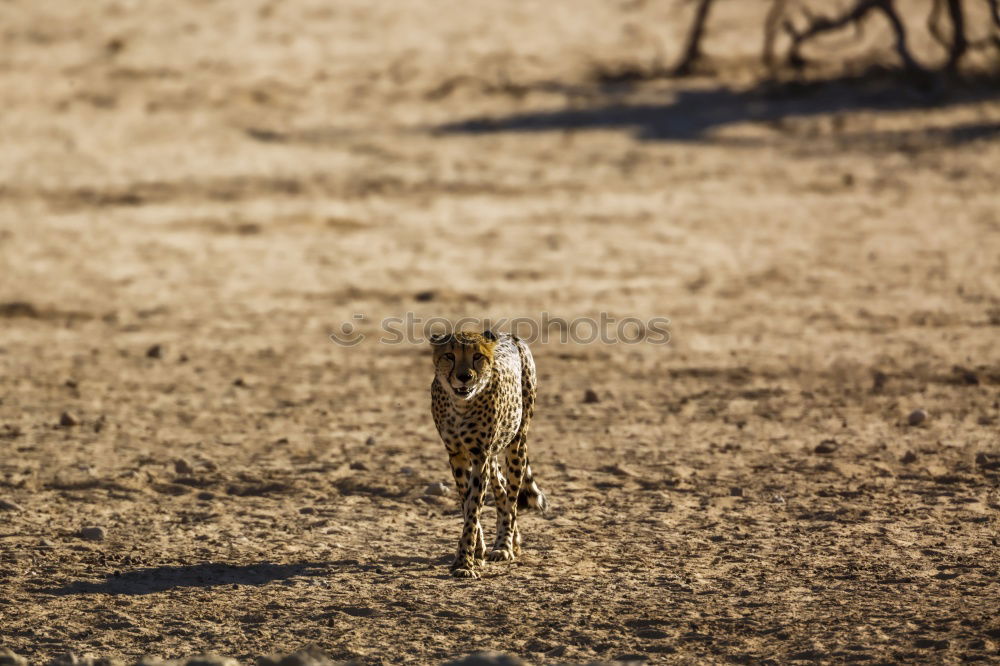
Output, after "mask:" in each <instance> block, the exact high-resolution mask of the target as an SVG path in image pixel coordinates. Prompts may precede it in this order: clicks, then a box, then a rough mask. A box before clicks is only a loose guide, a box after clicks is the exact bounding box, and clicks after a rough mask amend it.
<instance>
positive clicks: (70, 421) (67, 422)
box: [59, 412, 80, 428]
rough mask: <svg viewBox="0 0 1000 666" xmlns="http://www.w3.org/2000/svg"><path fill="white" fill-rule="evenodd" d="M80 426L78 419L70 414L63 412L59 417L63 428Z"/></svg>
mask: <svg viewBox="0 0 1000 666" xmlns="http://www.w3.org/2000/svg"><path fill="white" fill-rule="evenodd" d="M79 424H80V421H78V420H77V418H76V417H75V416H73V415H72V414H71V413H69V412H63V413H62V414H60V415H59V425H60V426H62V427H63V428H72V427H73V426H75V425H79Z"/></svg>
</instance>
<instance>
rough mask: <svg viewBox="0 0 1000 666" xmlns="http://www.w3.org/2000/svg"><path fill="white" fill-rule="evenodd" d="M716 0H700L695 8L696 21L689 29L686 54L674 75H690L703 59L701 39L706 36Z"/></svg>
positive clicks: (679, 62) (685, 48)
mask: <svg viewBox="0 0 1000 666" xmlns="http://www.w3.org/2000/svg"><path fill="white" fill-rule="evenodd" d="M714 1H715V0H698V7H697V8H696V9H695V14H694V21H693V22H692V23H691V29H690V30H689V31H688V38H687V46H685V47H684V55H682V56H681V59H680V60H679V61H678V62H677V65H676V66H675V67H674V70H673V74H674V76H688V75H689V74H691V72H692V71H694V66H695V64H696V63H697V62H698V60H700V59H701V55H702V53H701V40H702V37H704V36H705V24H706V23H708V15H709V12H710V11H711V9H712V3H713V2H714Z"/></svg>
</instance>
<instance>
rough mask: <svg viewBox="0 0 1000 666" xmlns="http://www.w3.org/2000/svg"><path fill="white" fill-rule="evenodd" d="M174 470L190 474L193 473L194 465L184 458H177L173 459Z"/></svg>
mask: <svg viewBox="0 0 1000 666" xmlns="http://www.w3.org/2000/svg"><path fill="white" fill-rule="evenodd" d="M174 471H175V472H177V473H178V474H192V473H194V467H192V466H191V463H189V462H188V461H187V460H184V458H178V459H177V460H175V461H174Z"/></svg>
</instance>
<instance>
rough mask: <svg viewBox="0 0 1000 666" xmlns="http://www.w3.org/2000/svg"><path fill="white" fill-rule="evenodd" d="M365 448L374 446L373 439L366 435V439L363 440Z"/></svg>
mask: <svg viewBox="0 0 1000 666" xmlns="http://www.w3.org/2000/svg"><path fill="white" fill-rule="evenodd" d="M365 446H375V438H374V437H372V436H371V435H368V439H366V440H365Z"/></svg>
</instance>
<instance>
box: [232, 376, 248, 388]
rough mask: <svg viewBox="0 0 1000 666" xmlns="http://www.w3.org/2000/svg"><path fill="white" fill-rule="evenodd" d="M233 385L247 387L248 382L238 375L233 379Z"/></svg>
mask: <svg viewBox="0 0 1000 666" xmlns="http://www.w3.org/2000/svg"><path fill="white" fill-rule="evenodd" d="M233 386H238V387H240V388H246V386H247V383H246V381H244V379H243V378H242V377H237V378H236V379H234V380H233Z"/></svg>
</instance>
